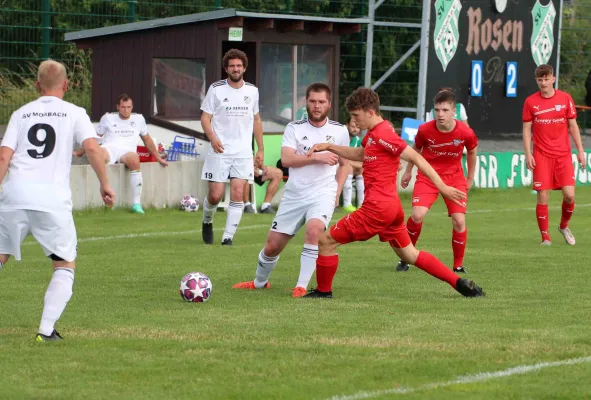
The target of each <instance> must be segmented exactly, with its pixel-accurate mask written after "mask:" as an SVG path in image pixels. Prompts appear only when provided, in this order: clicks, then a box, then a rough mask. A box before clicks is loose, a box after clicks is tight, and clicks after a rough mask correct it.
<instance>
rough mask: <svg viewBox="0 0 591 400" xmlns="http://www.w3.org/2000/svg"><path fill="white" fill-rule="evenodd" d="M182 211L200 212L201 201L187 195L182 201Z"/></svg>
mask: <svg viewBox="0 0 591 400" xmlns="http://www.w3.org/2000/svg"><path fill="white" fill-rule="evenodd" d="M181 210H183V211H186V212H192V211H197V210H199V200H197V199H196V198H195V197H193V196H191V195H186V196H185V197H183V198H182V200H181Z"/></svg>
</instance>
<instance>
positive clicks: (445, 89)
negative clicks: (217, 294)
mask: <svg viewBox="0 0 591 400" xmlns="http://www.w3.org/2000/svg"><path fill="white" fill-rule="evenodd" d="M439 92H452V93H453V92H454V90H453V89H452V88H450V87H449V86H443V87H440V88H439V89H437V93H439Z"/></svg>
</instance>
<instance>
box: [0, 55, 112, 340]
mask: <svg viewBox="0 0 591 400" xmlns="http://www.w3.org/2000/svg"><path fill="white" fill-rule="evenodd" d="M67 87H68V81H67V76H66V68H65V67H64V66H63V64H61V63H58V62H56V61H53V60H47V61H43V62H42V63H41V65H40V66H39V72H38V78H37V88H38V89H39V91H40V93H41V96H40V97H39V99H37V100H35V101H33V102H31V103H28V104H26V105H24V106H23V107H21V108H19V109H18V110H17V111H15V112H14V113H13V114H12V116H11V118H10V122H9V124H8V128H7V129H6V133H5V135H4V139H3V140H2V144H1V145H0V182H1V181H2V180H4V178H5V177H6V181H4V185H3V188H2V192H1V193H0V269H2V266H3V265H6V262H7V261H8V259H9V257H10V256H11V255H12V256H14V258H15V259H17V260H20V259H21V244H22V242H23V240H24V238H25V237H26V236H27V235H28V234H29V233H30V234H32V235H33V236H34V237H35V239H37V241H38V242H39V244H40V245H41V248H42V249H43V251H44V252H45V255H46V256H48V257H49V258H50V259H51V260H52V265H53V270H54V272H53V276H52V278H51V282H50V283H49V287H48V288H47V292H46V294H45V306H44V308H43V315H42V317H41V324H40V326H39V333H38V334H37V336H36V339H35V340H36V341H38V342H45V341H52V340H60V339H62V337H61V336H60V334H59V333H57V331H56V330H55V328H54V326H55V323H56V322H57V320H58V319H59V318H60V316H61V314H62V312H63V311H64V309H65V308H66V304H67V303H68V301H69V300H70V297H71V296H72V285H73V283H74V268H75V262H74V260H75V259H76V247H77V239H76V227H75V226H74V219H73V218H72V193H71V190H70V168H71V166H72V149H73V148H74V143H75V142H78V143H80V144H81V145H82V146H83V147H84V149H85V150H86V153H87V154H88V161H89V162H90V165H91V166H92V168H93V169H94V171H95V172H96V175H97V177H98V179H99V182H100V192H101V196H102V198H103V201H104V202H105V204H106V205H107V206H112V205H113V203H114V201H115V192H114V191H113V189H112V188H111V186H110V185H109V180H108V179H107V171H106V168H105V164H104V162H103V157H102V153H101V150H100V148H99V146H98V144H97V141H96V139H98V137H97V136H96V133H95V131H94V126H93V125H92V123H91V122H90V118H88V115H87V114H86V111H85V110H84V109H83V108H80V107H77V106H75V105H74V104H71V103H68V102H66V101H63V100H62V98H63V97H64V93H65V92H66V90H67ZM7 172H8V175H7V174H6V173H7Z"/></svg>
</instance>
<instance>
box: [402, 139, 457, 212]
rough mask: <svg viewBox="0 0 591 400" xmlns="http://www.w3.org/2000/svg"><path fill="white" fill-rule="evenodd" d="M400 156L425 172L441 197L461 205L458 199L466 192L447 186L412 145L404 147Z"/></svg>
mask: <svg viewBox="0 0 591 400" xmlns="http://www.w3.org/2000/svg"><path fill="white" fill-rule="evenodd" d="M400 158H402V159H403V160H405V161H407V162H408V161H411V162H413V163H414V164H415V165H416V166H417V168H418V169H419V170H420V171H421V172H422V173H423V174H425V176H426V177H427V178H429V179H430V180H431V182H433V184H434V185H435V187H436V188H437V190H439V192H440V193H441V195H442V196H443V197H445V198H446V199H449V200H451V201H453V202H454V203H456V204H458V205H462V204H461V203H460V201H461V200H464V199H466V193H464V192H462V191H460V190H458V189H456V188H454V187H451V186H447V185H446V184H445V183H443V181H442V180H441V178H440V177H439V174H438V173H437V172H435V170H434V169H433V167H432V166H431V164H429V163H428V162H427V161H426V160H425V159H424V158H423V156H422V155H420V154H419V153H417V152H416V151H415V150H414V149H413V148H412V147H407V148H406V149H404V150H403V151H402V153H401V154H400Z"/></svg>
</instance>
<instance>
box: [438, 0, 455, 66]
mask: <svg viewBox="0 0 591 400" xmlns="http://www.w3.org/2000/svg"><path fill="white" fill-rule="evenodd" d="M461 10H462V3H461V2H460V0H451V1H450V0H437V1H436V2H435V16H436V22H435V30H434V31H433V45H434V49H435V54H436V55H437V58H438V59H439V62H441V66H442V67H443V70H444V71H445V69H446V68H447V65H448V64H449V63H450V61H451V60H452V58H453V57H454V55H455V54H456V50H457V49H458V42H459V39H460V32H459V30H458V19H459V17H460V11H461Z"/></svg>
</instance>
